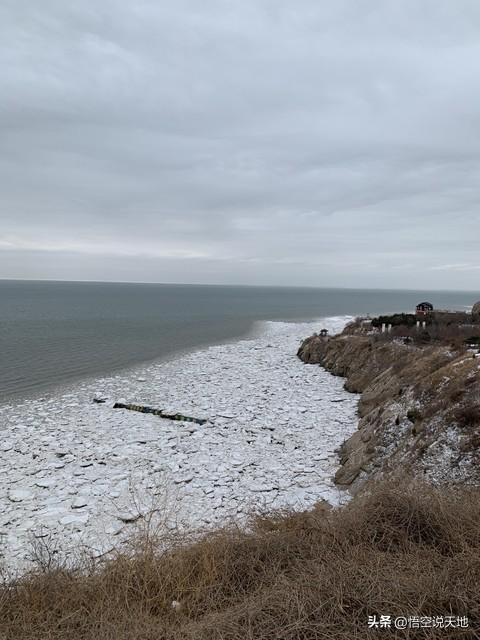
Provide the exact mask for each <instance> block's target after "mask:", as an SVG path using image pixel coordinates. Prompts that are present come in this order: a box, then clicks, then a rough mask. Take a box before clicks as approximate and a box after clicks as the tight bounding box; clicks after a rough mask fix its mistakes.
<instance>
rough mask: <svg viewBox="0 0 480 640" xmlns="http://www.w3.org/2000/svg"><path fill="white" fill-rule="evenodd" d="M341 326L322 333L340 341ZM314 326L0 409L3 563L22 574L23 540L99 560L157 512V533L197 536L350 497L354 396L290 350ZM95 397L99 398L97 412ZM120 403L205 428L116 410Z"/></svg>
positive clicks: (267, 330) (294, 326) (269, 333)
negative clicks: (341, 460)
mask: <svg viewBox="0 0 480 640" xmlns="http://www.w3.org/2000/svg"><path fill="white" fill-rule="evenodd" d="M347 319H348V318H346V317H343V318H339V317H335V318H330V319H324V320H323V321H322V323H323V324H325V325H326V326H329V327H330V329H331V331H340V330H341V329H342V328H343V326H344V324H345V322H346V321H347ZM315 329H318V322H315V323H281V322H269V323H265V326H264V331H263V332H262V333H261V335H257V336H256V337H251V338H248V339H243V340H238V341H235V342H229V343H226V344H222V345H215V346H210V347H207V348H203V349H200V350H196V351H195V352H192V353H189V354H188V355H183V356H181V357H180V358H178V357H177V358H175V359H172V360H169V361H168V362H160V363H159V362H157V363H155V364H149V365H147V366H144V367H143V368H137V369H135V370H134V371H132V370H130V371H129V373H128V374H126V373H123V374H121V375H120V374H118V373H117V374H116V375H113V376H109V377H104V378H98V379H95V382H91V381H90V382H88V383H86V382H83V383H81V384H79V385H77V386H76V391H75V392H73V393H63V394H56V395H53V396H51V397H50V398H49V399H46V398H45V399H43V400H42V399H36V400H24V402H23V403H22V404H21V405H15V406H2V407H0V419H2V421H3V423H4V424H5V428H4V438H3V441H2V444H1V450H2V453H3V456H4V458H7V457H8V464H5V465H4V466H3V468H2V472H1V474H0V485H1V489H2V491H3V494H4V495H5V496H7V499H6V504H5V509H4V512H3V514H2V516H1V520H0V535H1V540H2V554H3V556H4V558H7V559H10V565H12V564H13V565H14V566H13V568H15V566H16V567H25V566H28V553H29V545H30V546H31V539H32V537H34V538H36V539H37V540H39V541H44V542H46V541H48V540H55V543H56V544H57V545H58V546H60V548H61V549H63V553H64V554H65V557H69V553H72V554H73V552H74V549H75V548H76V549H78V548H79V547H80V546H83V547H88V548H90V549H95V555H103V554H104V553H106V552H108V551H109V550H112V549H113V548H114V547H118V546H119V545H121V544H122V541H123V540H124V539H126V538H127V537H128V535H129V534H131V533H132V527H134V526H136V525H135V521H137V520H138V524H142V518H141V516H143V515H144V514H145V513H147V512H148V511H149V510H150V509H151V508H152V507H154V506H155V508H160V511H161V514H160V515H161V520H162V522H159V523H157V524H159V525H161V526H165V527H167V528H168V529H172V530H174V529H175V528H178V529H180V530H190V529H192V530H195V529H202V528H205V527H206V528H210V527H215V526H216V525H218V524H220V523H223V522H225V521H228V520H229V519H231V518H233V519H235V520H236V521H241V520H242V519H244V518H245V517H246V514H247V513H248V512H249V511H250V510H251V509H252V508H253V509H255V508H257V509H258V508H281V507H293V508H308V507H309V506H312V505H313V504H314V503H315V502H317V501H318V500H320V499H322V498H326V499H329V500H330V501H331V502H333V503H338V502H340V501H341V500H342V499H346V496H345V494H343V492H341V491H340V490H338V489H337V488H335V487H334V485H333V480H332V478H333V475H334V472H335V469H336V467H337V466H338V460H337V455H336V453H335V450H336V449H337V448H338V446H339V445H340V444H341V443H342V441H343V440H344V439H345V438H346V437H348V435H350V434H351V433H353V431H354V430H355V429H356V427H357V417H356V405H357V398H356V397H355V396H352V394H349V393H347V392H346V391H344V390H343V388H342V384H343V383H342V381H341V380H340V379H338V378H335V377H334V376H332V375H331V374H329V373H327V372H325V371H323V370H322V369H321V368H319V367H315V368H314V367H305V366H304V365H303V363H301V362H300V361H299V360H298V358H297V356H296V350H297V347H298V342H299V340H301V339H302V338H303V337H304V336H305V335H308V333H311V331H312V330H315ZM95 393H97V394H99V395H102V396H103V397H104V398H105V399H106V400H107V401H106V402H105V403H104V404H95V403H93V402H92V399H93V396H94V394H95ZM125 396H128V397H125ZM122 398H123V399H126V400H127V401H133V402H136V403H138V404H149V405H152V406H157V407H161V408H162V409H164V410H166V411H168V410H172V411H179V412H182V413H184V414H186V415H195V416H197V417H200V418H205V419H207V423H206V424H205V425H204V426H202V427H199V426H198V425H192V424H191V423H183V422H176V423H174V422H172V421H170V420H163V419H160V418H158V417H157V416H152V415H145V414H142V413H137V412H132V411H123V410H118V409H115V410H114V409H113V408H112V407H113V401H119V400H121V399H122ZM306 452H308V460H305V453H306ZM342 496H343V498H342ZM158 505H160V506H158Z"/></svg>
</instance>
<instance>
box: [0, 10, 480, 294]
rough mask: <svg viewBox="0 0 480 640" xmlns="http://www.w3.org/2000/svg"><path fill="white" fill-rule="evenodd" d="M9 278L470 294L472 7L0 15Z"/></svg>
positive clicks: (477, 76)
mask: <svg viewBox="0 0 480 640" xmlns="http://www.w3.org/2000/svg"><path fill="white" fill-rule="evenodd" d="M0 56H1V58H0V59H1V65H0V96H1V97H0V144H1V147H0V148H1V153H0V184H1V188H0V278H46V279H67V280H68V279H72V280H120V281H146V282H199V283H244V284H295V285H318V286H352V287H404V288H422V287H425V288H461V289H477V290H478V289H480V250H479V249H480V208H479V203H480V172H479V169H480V3H479V2H478V0H454V1H453V0H450V1H446V0H445V1H444V0H402V1H401V2H399V1H398V0H335V1H333V0H332V1H331V2H318V0H295V1H293V0H289V1H285V0H241V1H239V0H237V1H233V0H203V1H202V2H198V0H175V2H173V1H163V0H82V1H81V2H78V1H75V2H74V1H73V0H42V2H32V0H2V1H1V3H0Z"/></svg>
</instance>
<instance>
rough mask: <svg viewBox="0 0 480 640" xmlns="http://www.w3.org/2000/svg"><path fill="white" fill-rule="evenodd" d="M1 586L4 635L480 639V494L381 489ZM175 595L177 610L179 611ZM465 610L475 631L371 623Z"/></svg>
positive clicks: (12, 639)
mask: <svg viewBox="0 0 480 640" xmlns="http://www.w3.org/2000/svg"><path fill="white" fill-rule="evenodd" d="M161 548H162V547H161V545H159V543H158V541H156V540H153V539H152V538H150V539H146V541H145V540H144V541H143V543H141V542H138V543H137V546H136V549H137V551H136V552H135V553H131V554H125V555H118V556H117V557H115V558H114V559H111V560H109V561H107V562H104V563H103V564H98V563H97V564H95V563H92V564H90V565H89V566H88V565H85V566H84V567H83V568H82V570H76V571H72V570H62V569H60V568H57V569H55V568H52V567H50V568H48V569H45V570H43V571H42V570H38V571H37V572H35V573H32V574H30V575H27V576H25V577H24V578H23V579H21V580H18V581H17V582H16V583H13V584H12V583H10V584H5V585H4V586H3V588H2V590H1V600H0V607H1V608H0V638H2V640H3V639H5V640H6V639H8V640H17V639H20V638H21V639H22V640H27V639H32V640H33V639H35V640H41V639H47V638H48V639H49V640H60V639H61V640H67V639H68V640H87V639H88V640H126V639H131V640H161V639H172V640H174V639H175V640H177V639H185V640H186V639H190V640H193V639H196V640H203V639H211V640H213V639H215V640H220V639H222V640H230V639H232V640H233V639H238V640H240V639H242V640H243V639H248V638H251V639H253V638H255V639H264V640H267V639H268V640H279V639H281V640H287V639H293V638H295V639H305V640H307V639H313V638H318V639H325V640H327V639H329V640H334V639H335V640H347V639H348V640H352V639H355V638H357V639H362V640H363V639H365V640H368V639H369V638H379V637H397V638H429V639H430V638H433V639H436V638H442V640H444V639H446V638H480V633H479V632H478V628H479V627H478V623H479V621H480V590H479V585H480V491H479V490H478V489H471V490H467V489H462V490H461V491H460V490H456V491H455V490H441V491H440V490H434V489H432V488H428V487H425V486H421V485H406V484H405V485H403V486H401V487H398V486H397V487H395V486H392V485H384V486H377V487H376V488H374V490H373V493H371V494H370V495H369V496H357V498H355V500H354V501H352V503H351V504H350V505H349V506H348V507H346V508H344V509H340V510H328V509H325V508H323V507H322V506H321V505H319V506H318V507H317V508H316V509H314V510H312V511H310V512H308V513H301V514H292V513H290V514H287V513H285V514H283V513H276V514H270V515H264V516H261V517H258V516H257V517H256V518H254V519H253V521H252V530H251V531H250V532H248V533H247V532H242V531H239V530H237V529H232V528H230V529H225V530H221V531H217V532H215V533H212V534H209V535H207V536H205V537H204V538H203V539H202V540H200V541H197V542H196V543H185V542H184V543H183V544H182V543H179V542H177V544H176V545H175V546H174V547H173V548H170V550H169V551H168V552H165V551H164V552H162V551H161V550H160V549H161ZM173 601H177V602H178V603H179V604H178V606H172V602H173ZM450 613H453V614H455V615H457V614H458V615H467V616H468V617H469V618H470V628H469V629H468V630H452V629H450V630H447V629H428V628H427V629H420V630H414V631H410V635H409V634H408V632H397V633H398V635H395V633H394V632H393V631H387V630H369V629H368V628H367V618H368V615H371V614H377V615H378V614H391V615H392V616H396V615H406V616H409V615H424V616H435V615H438V616H441V615H448V614H450Z"/></svg>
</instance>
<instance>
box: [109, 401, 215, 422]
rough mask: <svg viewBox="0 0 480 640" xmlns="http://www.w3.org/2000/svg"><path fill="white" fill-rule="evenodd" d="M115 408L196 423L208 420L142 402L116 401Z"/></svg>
mask: <svg viewBox="0 0 480 640" xmlns="http://www.w3.org/2000/svg"><path fill="white" fill-rule="evenodd" d="M113 408H114V409H128V410H129V411H139V412H140V413H152V414H153V415H154V416H159V417H160V418H165V419H166V420H178V421H180V422H195V423H196V424H205V423H206V422H207V421H206V420H205V419H203V418H192V417H191V416H184V415H182V414H181V413H165V411H162V409H154V408H153V407H146V406H144V405H141V404H124V403H123V402H115V404H114V405H113Z"/></svg>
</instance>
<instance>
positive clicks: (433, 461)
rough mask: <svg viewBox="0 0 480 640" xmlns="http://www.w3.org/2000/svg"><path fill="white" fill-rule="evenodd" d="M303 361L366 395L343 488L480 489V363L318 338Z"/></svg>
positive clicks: (355, 339) (346, 447)
mask: <svg viewBox="0 0 480 640" xmlns="http://www.w3.org/2000/svg"><path fill="white" fill-rule="evenodd" d="M298 356H299V357H300V358H301V359H302V360H303V361H304V362H305V363H308V364H320V365H321V366H323V367H325V368H326V369H327V370H328V371H330V372H331V373H333V374H334V375H339V376H344V377H345V379H346V380H345V388H346V389H347V390H348V391H352V392H357V393H360V394H361V396H360V401H359V407H358V412H359V425H358V431H356V432H355V433H354V434H353V435H352V436H351V437H350V438H349V439H348V440H347V441H346V442H345V443H344V444H343V446H342V448H341V451H340V462H341V467H340V469H339V471H338V472H337V474H336V476H335V481H336V482H337V484H339V485H341V486H344V487H348V488H349V490H350V491H351V492H352V493H356V492H357V491H358V490H359V489H360V488H361V487H363V486H364V485H365V483H366V482H368V481H370V480H371V479H373V478H378V477H379V476H385V475H391V474H399V473H400V474H404V473H409V474H413V475H421V476H423V477H426V478H427V479H429V480H430V481H431V482H433V483H435V484H439V483H451V484H455V483H457V484H459V483H461V484H472V485H480V466H479V463H480V358H478V357H475V355H474V354H473V353H470V352H467V353H458V352H457V353H455V352H451V351H449V349H448V348H447V347H442V346H435V347H428V348H421V347H415V346H411V345H405V344H403V343H402V342H401V341H398V342H397V341H393V340H389V341H386V340H381V339H380V340H379V339H378V338H376V337H374V336H365V335H349V334H348V333H344V334H341V335H339V336H336V337H333V338H321V337H319V336H312V337H310V338H307V339H306V340H305V341H304V342H303V343H302V345H301V347H300V349H299V351H298Z"/></svg>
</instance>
